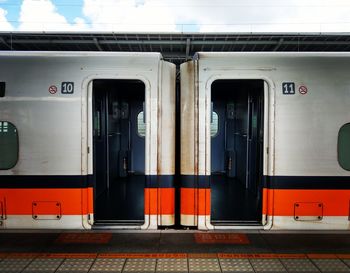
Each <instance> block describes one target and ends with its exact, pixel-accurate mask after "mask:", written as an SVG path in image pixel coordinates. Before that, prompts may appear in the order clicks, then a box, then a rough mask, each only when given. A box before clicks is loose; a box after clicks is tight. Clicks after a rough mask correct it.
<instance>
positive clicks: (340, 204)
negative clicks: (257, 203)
mask: <svg viewBox="0 0 350 273" xmlns="http://www.w3.org/2000/svg"><path fill="white" fill-rule="evenodd" d="M267 191H268V194H269V195H270V192H271V191H272V193H273V200H274V203H273V211H272V206H271V203H270V202H269V207H268V208H267V211H268V214H269V215H275V216H293V215H294V209H295V204H296V203H303V202H305V203H322V204H323V215H324V216H348V215H349V200H350V190H290V189H274V190H267ZM269 199H270V198H269ZM265 211H266V208H265ZM306 215H309V214H308V212H307V211H305V216H306Z"/></svg>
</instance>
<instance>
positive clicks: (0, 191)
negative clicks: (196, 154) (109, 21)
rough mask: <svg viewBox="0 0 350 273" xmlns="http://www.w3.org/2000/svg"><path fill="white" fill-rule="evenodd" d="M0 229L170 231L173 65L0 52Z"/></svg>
mask: <svg viewBox="0 0 350 273" xmlns="http://www.w3.org/2000/svg"><path fill="white" fill-rule="evenodd" d="M0 154H1V156H0V229H13V228H40V229H50V228H55V229H57V228H58V229H61V228H74V229H90V228H91V227H92V226H98V225H102V226H105V225H113V226H114V227H116V228H125V227H127V228H136V229H156V228H158V227H159V226H169V225H173V224H174V212H175V209H174V206H175V204H174V201H175V190H174V173H175V169H174V168H175V163H174V160H175V66H174V65H173V64H171V63H168V62H165V61H163V60H162V57H161V55H160V54H158V53H92V52H88V53H84V52H74V53H73V52H44V53H43V52H1V53H0Z"/></svg>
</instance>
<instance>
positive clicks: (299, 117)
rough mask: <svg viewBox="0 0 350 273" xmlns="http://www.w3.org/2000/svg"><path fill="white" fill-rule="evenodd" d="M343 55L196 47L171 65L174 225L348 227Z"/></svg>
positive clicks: (346, 63) (348, 68)
mask: <svg viewBox="0 0 350 273" xmlns="http://www.w3.org/2000/svg"><path fill="white" fill-rule="evenodd" d="M349 74H350V54H348V53H198V54H197V55H196V56H195V58H194V60H193V61H190V62H187V63H184V64H182V66H181V209H180V210H181V224H182V225H184V226H193V227H197V228H199V229H235V228H260V229H312V230H314V229H331V230H335V229H343V230H346V229H349V227H350V225H349V223H350V222H349V217H350V215H349V211H350V206H349V204H350V172H349V171H350V77H349Z"/></svg>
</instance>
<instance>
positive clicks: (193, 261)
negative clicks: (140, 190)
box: [0, 230, 350, 273]
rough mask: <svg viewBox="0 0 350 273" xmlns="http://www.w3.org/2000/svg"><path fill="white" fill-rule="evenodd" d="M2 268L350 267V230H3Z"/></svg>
mask: <svg viewBox="0 0 350 273" xmlns="http://www.w3.org/2000/svg"><path fill="white" fill-rule="evenodd" d="M0 272H1V273H7V272H11V273H14V272H18V273H20V272H26V273H28V272H31V273H40V272H41V273H44V272H45V273H49V272H50V273H54V272H67V273H68V272H69V273H71V272H79V273H88V272H89V273H98V272H101V273H102V272H120V273H122V272H123V273H125V272H127V273H137V272H139V273H151V272H152V273H153V272H160V273H167V272H172V273H174V272H175V273H185V272H186V273H190V272H196V273H200V272H203V273H204V272H211V273H214V272H215V273H216V272H269V273H272V272H294V273H297V272H309V273H316V272H329V273H331V272H332V273H333V272H350V233H349V232H302V233H300V232H299V233H295V232H293V233H290V232H283V233H280V232H263V231H226V232H217V231H216V232H200V231H172V230H165V231H156V232H141V231H140V232H137V231H91V232H86V231H84V232H82V231H64V232H54V231H51V232H34V231H31V232H24V231H16V232H14V231H1V232H0Z"/></svg>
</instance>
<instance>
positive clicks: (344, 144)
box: [338, 123, 350, 171]
mask: <svg viewBox="0 0 350 273" xmlns="http://www.w3.org/2000/svg"><path fill="white" fill-rule="evenodd" d="M338 162H339V164H340V166H341V167H342V168H343V169H345V170H347V171H350V123H347V124H345V125H343V126H342V127H341V128H340V130H339V134H338Z"/></svg>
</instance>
